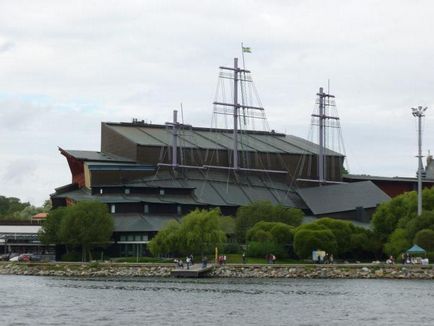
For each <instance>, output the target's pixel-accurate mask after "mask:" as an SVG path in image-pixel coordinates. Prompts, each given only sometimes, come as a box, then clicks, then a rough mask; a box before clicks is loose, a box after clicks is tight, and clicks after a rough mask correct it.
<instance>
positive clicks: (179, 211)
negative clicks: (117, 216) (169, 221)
mask: <svg viewBox="0 0 434 326" xmlns="http://www.w3.org/2000/svg"><path fill="white" fill-rule="evenodd" d="M110 212H111V213H112V214H114V213H116V205H115V204H111V205H110ZM143 213H144V214H149V205H147V204H145V205H144V206H143ZM176 213H177V214H178V215H182V207H181V205H178V206H176Z"/></svg>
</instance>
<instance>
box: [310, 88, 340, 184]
mask: <svg viewBox="0 0 434 326" xmlns="http://www.w3.org/2000/svg"><path fill="white" fill-rule="evenodd" d="M316 95H318V98H319V103H318V104H319V112H318V114H312V117H316V118H318V120H319V121H318V129H319V130H318V138H319V139H318V142H319V154H318V181H319V184H320V185H321V184H323V183H326V180H327V175H326V171H327V163H326V155H324V152H325V144H326V120H327V119H333V120H339V118H338V117H333V116H329V115H327V112H326V107H327V106H329V103H326V99H327V100H329V99H330V98H334V95H331V94H327V93H324V89H323V88H322V87H320V89H319V92H318V93H317V94H316Z"/></svg>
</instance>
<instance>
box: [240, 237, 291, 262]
mask: <svg viewBox="0 0 434 326" xmlns="http://www.w3.org/2000/svg"><path fill="white" fill-rule="evenodd" d="M269 254H273V255H275V256H276V257H277V258H284V257H287V256H288V254H287V253H286V252H285V249H284V248H283V247H282V246H280V245H279V244H277V243H275V242H273V241H265V242H257V241H251V242H249V244H248V246H247V256H248V257H257V258H264V257H266V256H267V255H269Z"/></svg>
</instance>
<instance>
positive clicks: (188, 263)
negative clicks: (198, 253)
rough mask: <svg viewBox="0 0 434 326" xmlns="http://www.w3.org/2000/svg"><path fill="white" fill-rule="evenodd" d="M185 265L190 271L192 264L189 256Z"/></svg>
mask: <svg viewBox="0 0 434 326" xmlns="http://www.w3.org/2000/svg"><path fill="white" fill-rule="evenodd" d="M185 263H186V264H187V269H190V264H191V259H190V256H187V258H185Z"/></svg>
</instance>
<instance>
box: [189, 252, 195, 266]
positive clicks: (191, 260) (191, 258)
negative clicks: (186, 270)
mask: <svg viewBox="0 0 434 326" xmlns="http://www.w3.org/2000/svg"><path fill="white" fill-rule="evenodd" d="M190 263H191V265H193V264H194V262H193V254H190Z"/></svg>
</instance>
